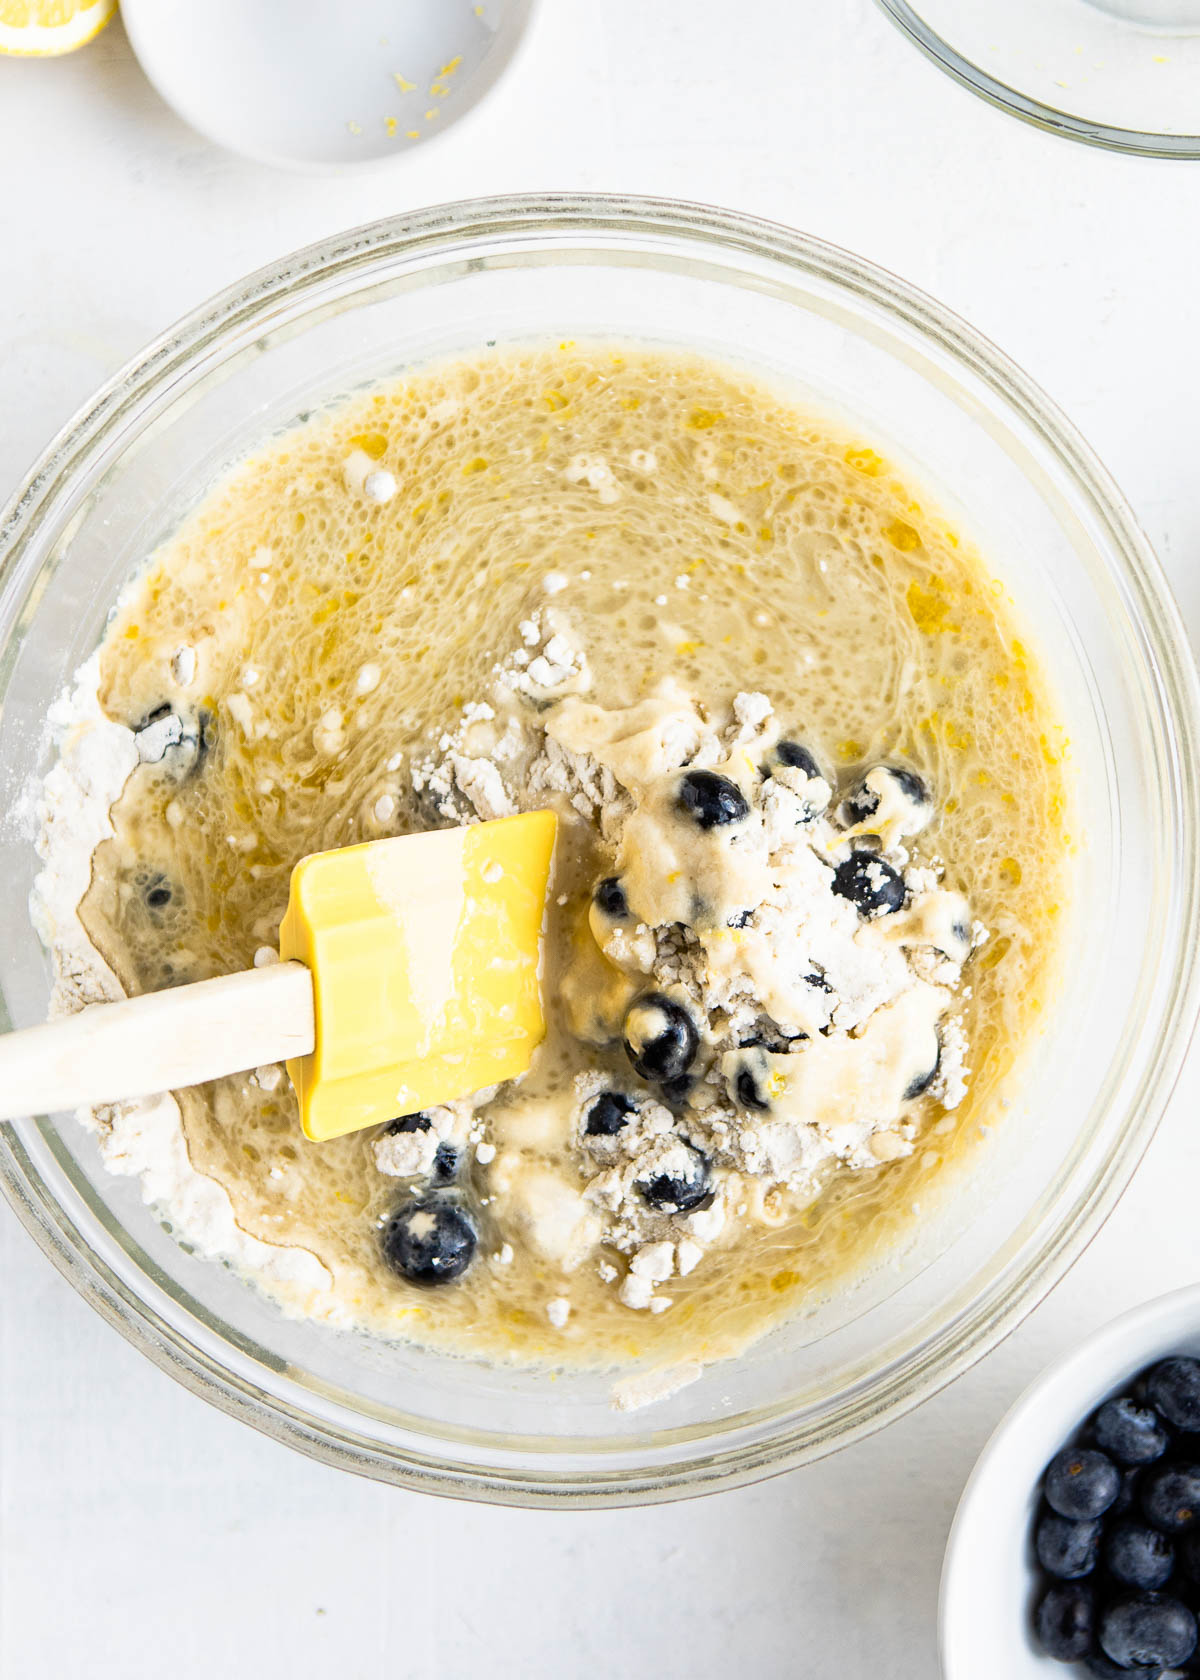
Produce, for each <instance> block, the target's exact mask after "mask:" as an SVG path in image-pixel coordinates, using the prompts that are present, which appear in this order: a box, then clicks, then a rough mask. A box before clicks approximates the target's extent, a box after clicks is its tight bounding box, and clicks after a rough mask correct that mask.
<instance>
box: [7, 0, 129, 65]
mask: <svg viewBox="0 0 1200 1680" xmlns="http://www.w3.org/2000/svg"><path fill="white" fill-rule="evenodd" d="M116 9H117V0H0V53H10V54H15V55H16V56H17V57H21V58H54V57H56V56H57V55H58V54H59V53H69V52H74V51H75V48H76V47H82V46H83V45H84V43H85V42H87V41H90V40H91V39H92V37H93V35H99V33H100V31H101V30H102V29H103V28H104V25H105V24H106V23H107V22H108V20H109V18H110V17H111V16H112V15H113V13H114V12H115V11H116Z"/></svg>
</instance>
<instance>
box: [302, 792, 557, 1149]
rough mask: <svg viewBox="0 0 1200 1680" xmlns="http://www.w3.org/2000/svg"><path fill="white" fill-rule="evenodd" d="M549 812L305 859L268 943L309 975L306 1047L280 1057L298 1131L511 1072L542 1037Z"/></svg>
mask: <svg viewBox="0 0 1200 1680" xmlns="http://www.w3.org/2000/svg"><path fill="white" fill-rule="evenodd" d="M555 829H556V821H555V817H554V813H553V812H552V811H530V812H526V813H524V814H522V815H521V816H516V817H502V818H500V819H499V820H498V821H496V822H486V823H478V824H476V825H475V826H474V827H471V828H451V829H438V830H435V831H434V832H433V833H429V834H411V835H404V836H401V837H400V838H398V839H394V840H372V841H370V842H369V843H368V844H366V845H363V846H348V847H346V848H345V849H343V850H341V851H336V852H321V853H318V854H317V855H316V856H314V857H309V858H304V859H303V860H302V861H301V862H300V863H298V864H297V865H296V868H295V870H294V871H293V873H292V888H291V897H290V899H289V901H288V908H287V913H286V915H285V916H284V918H283V923H282V925H281V927H280V930H279V954H280V956H281V957H282V958H283V959H284V961H287V960H289V959H293V958H294V959H297V960H299V961H300V962H302V963H304V964H305V965H306V966H307V967H308V968H309V969H310V970H311V973H312V981H313V997H314V1004H315V1013H316V1049H315V1050H314V1052H313V1054H312V1055H311V1056H304V1057H302V1058H300V1059H298V1060H293V1061H289V1062H288V1073H289V1074H290V1075H291V1078H292V1083H293V1085H294V1086H295V1087H296V1094H297V1096H298V1098H299V1101H300V1119H301V1123H302V1125H303V1127H304V1130H305V1133H306V1134H307V1135H308V1136H309V1137H310V1138H314V1139H318V1140H320V1139H324V1138H332V1137H339V1136H341V1134H342V1133H344V1132H354V1131H358V1130H360V1129H361V1128H362V1127H364V1126H375V1125H380V1124H382V1123H383V1122H385V1121H387V1120H391V1119H394V1118H396V1117H397V1116H399V1115H404V1114H415V1113H416V1112H417V1111H418V1110H420V1109H423V1108H428V1107H430V1106H431V1105H432V1104H434V1103H440V1102H448V1101H450V1100H451V1099H452V1098H454V1097H461V1096H466V1095H468V1094H469V1093H471V1092H472V1091H478V1090H481V1089H482V1088H483V1087H484V1086H487V1085H495V1084H496V1083H498V1082H499V1081H500V1080H502V1079H511V1078H513V1077H514V1075H516V1074H518V1073H523V1072H524V1071H525V1070H526V1069H527V1068H528V1066H529V1062H530V1058H531V1057H532V1054H533V1051H534V1048H535V1047H536V1045H537V1044H538V1043H539V1042H540V1041H541V1039H542V1038H543V1036H544V1035H545V1020H544V1017H543V1014H542V999H541V986H540V982H539V963H540V939H541V929H542V917H543V913H544V910H545V903H546V888H547V883H548V881H549V875H550V860H551V856H552V854H553V851H554V838H555Z"/></svg>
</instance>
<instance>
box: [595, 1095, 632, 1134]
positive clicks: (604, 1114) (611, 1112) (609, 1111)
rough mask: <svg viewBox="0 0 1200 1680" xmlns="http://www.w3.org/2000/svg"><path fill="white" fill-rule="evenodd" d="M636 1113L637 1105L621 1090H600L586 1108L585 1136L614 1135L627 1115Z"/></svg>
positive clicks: (624, 1123)
mask: <svg viewBox="0 0 1200 1680" xmlns="http://www.w3.org/2000/svg"><path fill="white" fill-rule="evenodd" d="M636 1113H637V1105H636V1104H635V1103H634V1102H632V1101H631V1100H630V1098H629V1097H627V1096H625V1095H624V1093H623V1092H621V1091H601V1093H600V1095H599V1096H598V1097H597V1098H596V1100H595V1102H593V1104H592V1106H591V1107H590V1108H589V1109H588V1111H587V1115H586V1117H585V1119H584V1122H583V1130H584V1134H585V1136H587V1137H616V1135H617V1133H618V1132H619V1131H620V1130H621V1128H622V1126H625V1125H627V1124H628V1121H629V1116H630V1115H631V1114H636Z"/></svg>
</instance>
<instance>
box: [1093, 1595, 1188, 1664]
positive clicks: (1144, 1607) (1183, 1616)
mask: <svg viewBox="0 0 1200 1680" xmlns="http://www.w3.org/2000/svg"><path fill="white" fill-rule="evenodd" d="M1099 1635H1100V1648H1101V1650H1102V1651H1103V1652H1104V1654H1105V1656H1108V1657H1111V1658H1112V1660H1113V1661H1114V1662H1115V1663H1124V1664H1125V1667H1126V1668H1134V1667H1136V1666H1137V1664H1138V1663H1142V1664H1144V1665H1147V1666H1149V1667H1151V1668H1153V1667H1154V1666H1156V1665H1157V1666H1158V1667H1159V1668H1178V1667H1179V1665H1180V1664H1181V1663H1185V1662H1186V1661H1187V1660H1188V1658H1189V1657H1190V1656H1191V1654H1192V1652H1193V1651H1194V1650H1195V1649H1196V1618H1195V1617H1194V1616H1193V1615H1192V1612H1191V1611H1190V1610H1189V1609H1188V1608H1187V1606H1186V1605H1184V1604H1180V1602H1179V1600H1178V1599H1177V1598H1170V1597H1168V1596H1167V1594H1166V1593H1156V1592H1148V1593H1136V1594H1134V1595H1133V1596H1132V1597H1130V1598H1121V1599H1118V1600H1117V1601H1116V1603H1115V1604H1108V1605H1106V1606H1105V1607H1104V1609H1103V1610H1102V1611H1101V1613H1100V1625H1099Z"/></svg>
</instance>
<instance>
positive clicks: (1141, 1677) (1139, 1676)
mask: <svg viewBox="0 0 1200 1680" xmlns="http://www.w3.org/2000/svg"><path fill="white" fill-rule="evenodd" d="M1083 1666H1084V1668H1085V1669H1086V1670H1087V1672H1088V1673H1089V1674H1093V1675H1095V1676H1096V1680H1162V1669H1161V1668H1142V1667H1140V1666H1139V1667H1138V1668H1126V1667H1125V1664H1124V1663H1115V1662H1114V1661H1113V1660H1112V1658H1111V1657H1106V1656H1105V1655H1104V1652H1103V1651H1092V1652H1090V1653H1089V1654H1088V1655H1087V1656H1086V1657H1084V1659H1083Z"/></svg>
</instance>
